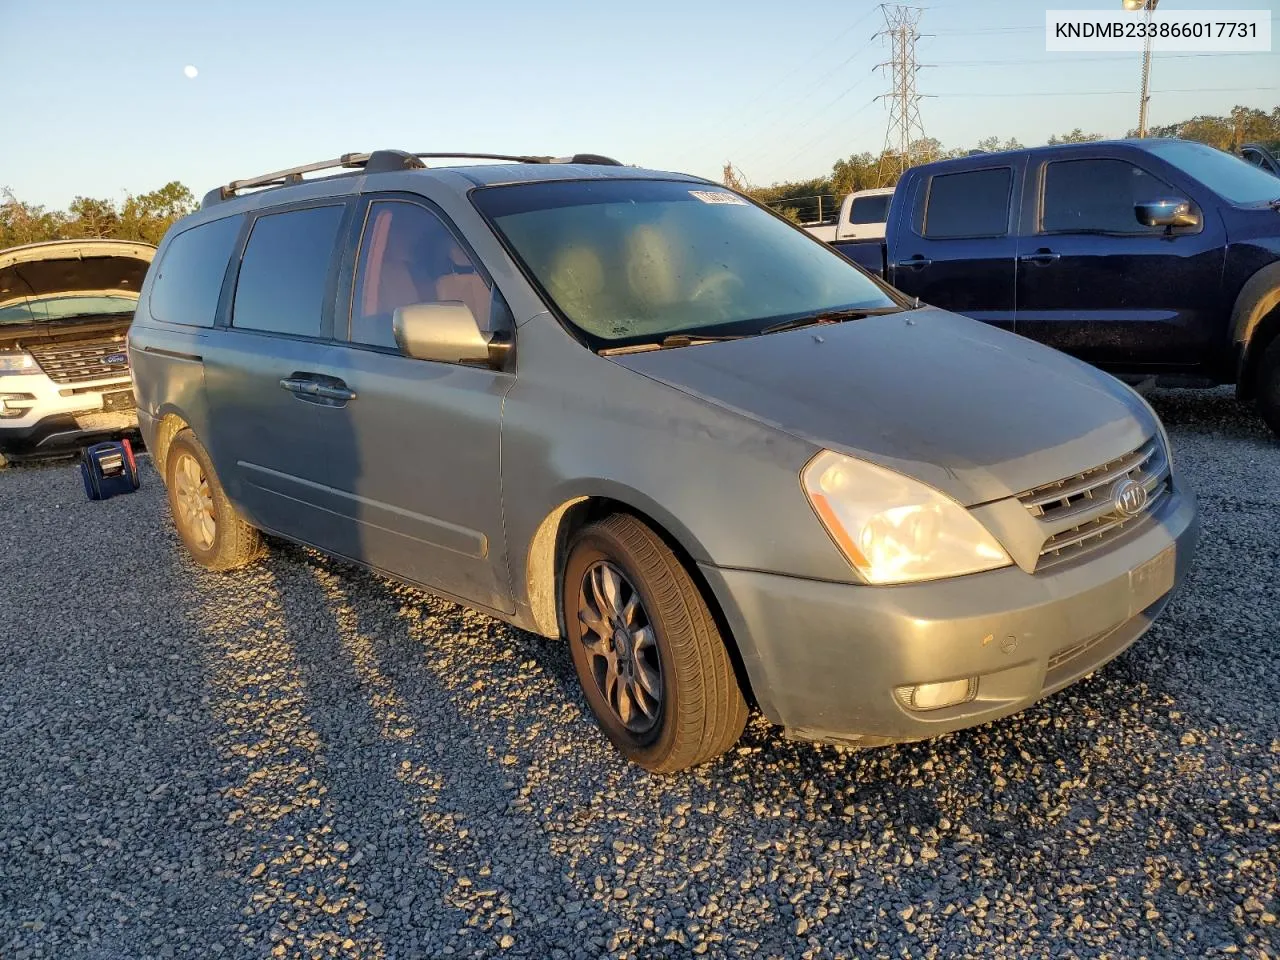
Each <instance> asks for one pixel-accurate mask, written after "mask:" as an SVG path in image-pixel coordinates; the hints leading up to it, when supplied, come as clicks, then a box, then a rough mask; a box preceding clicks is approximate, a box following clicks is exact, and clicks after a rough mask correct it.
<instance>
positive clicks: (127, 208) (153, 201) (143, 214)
mask: <svg viewBox="0 0 1280 960" xmlns="http://www.w3.org/2000/svg"><path fill="white" fill-rule="evenodd" d="M195 209H196V199H195V197H194V196H192V194H191V191H190V190H188V189H187V188H186V187H185V186H183V185H182V184H181V183H179V182H178V181H176V180H173V181H171V182H169V183H166V184H165V185H164V186H163V187H161V188H160V189H159V190H153V191H152V192H151V193H143V194H140V195H138V196H134V195H132V194H130V195H129V196H127V197H126V198H125V201H124V204H123V205H122V206H121V208H120V222H119V225H118V228H117V233H116V236H117V237H119V239H121V240H142V241H145V242H146V243H155V244H158V243H159V242H160V240H161V238H162V237H164V234H165V231H166V230H168V229H169V227H170V226H172V225H173V222H174V221H175V220H177V219H179V218H180V217H185V216H186V215H187V214H188V213H191V212H192V211H193V210H195Z"/></svg>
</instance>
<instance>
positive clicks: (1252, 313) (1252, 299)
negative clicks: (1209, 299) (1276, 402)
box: [1231, 263, 1280, 400]
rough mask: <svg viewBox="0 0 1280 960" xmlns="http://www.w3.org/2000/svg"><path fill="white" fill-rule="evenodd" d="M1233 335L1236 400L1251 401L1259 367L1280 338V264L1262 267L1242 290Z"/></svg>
mask: <svg viewBox="0 0 1280 960" xmlns="http://www.w3.org/2000/svg"><path fill="white" fill-rule="evenodd" d="M1231 333H1232V340H1233V342H1234V343H1235V344H1236V346H1237V349H1238V351H1239V361H1238V366H1237V370H1236V396H1237V397H1239V398H1240V399H1241V400H1251V399H1253V397H1254V395H1255V388H1256V382H1255V381H1256V380H1257V373H1258V363H1259V361H1260V360H1261V359H1262V355H1263V354H1264V353H1265V352H1266V350H1267V347H1268V345H1269V344H1270V343H1271V341H1272V340H1274V339H1275V338H1276V336H1278V335H1280V263H1272V264H1268V265H1267V266H1265V267H1263V268H1262V269H1261V270H1259V271H1258V272H1257V273H1255V274H1254V275H1253V276H1252V277H1250V278H1249V279H1248V281H1247V282H1246V283H1245V285H1244V286H1243V287H1241V289H1240V293H1239V295H1238V296H1237V297H1236V302H1235V306H1234V307H1233V308H1232V311H1231Z"/></svg>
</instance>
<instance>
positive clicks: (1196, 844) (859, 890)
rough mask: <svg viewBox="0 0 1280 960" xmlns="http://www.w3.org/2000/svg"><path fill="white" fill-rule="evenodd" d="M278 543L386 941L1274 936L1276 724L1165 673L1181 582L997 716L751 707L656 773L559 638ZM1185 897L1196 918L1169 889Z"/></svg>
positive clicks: (748, 945)
mask: <svg viewBox="0 0 1280 960" xmlns="http://www.w3.org/2000/svg"><path fill="white" fill-rule="evenodd" d="M272 566H273V568H275V569H276V570H277V571H278V572H279V575H280V576H281V578H282V580H281V583H280V589H281V590H282V591H283V590H286V589H287V590H291V591H293V593H294V596H295V598H297V599H296V602H297V603H299V604H300V605H301V606H302V607H304V608H306V609H309V610H314V611H317V612H316V613H315V614H314V616H309V617H308V618H306V619H305V620H304V621H301V622H297V623H295V625H294V629H295V630H299V629H301V630H304V631H306V632H308V633H309V634H310V636H309V639H308V640H307V642H306V644H305V650H306V651H307V652H306V653H305V654H304V655H303V656H302V657H301V660H300V670H301V672H302V674H303V675H304V676H305V678H306V684H307V686H308V688H309V689H311V690H312V691H314V692H315V693H316V694H317V695H318V698H319V700H320V701H321V702H324V703H326V704H329V705H330V707H331V708H332V705H333V704H334V703H336V702H338V701H339V700H340V695H341V694H343V693H349V694H350V695H351V696H352V698H353V699H354V700H356V701H358V703H359V708H358V710H357V709H356V708H352V712H351V713H350V714H349V715H348V716H347V717H346V718H345V719H339V717H337V716H326V717H317V718H316V719H315V721H314V722H315V728H316V730H317V731H319V732H320V735H321V739H322V740H323V741H324V742H325V743H326V744H327V757H328V759H327V769H328V771H329V776H328V778H327V780H326V782H327V783H329V784H330V789H331V801H332V802H333V803H334V804H335V805H336V807H337V809H340V810H342V811H343V814H342V816H343V818H344V819H345V820H347V821H348V822H350V823H351V824H352V825H351V827H350V828H349V829H350V830H352V831H356V832H358V833H360V834H361V836H362V841H361V842H362V843H365V842H367V843H369V844H371V846H372V848H373V849H374V850H376V851H377V855H376V863H377V868H376V869H375V868H372V867H367V869H369V870H370V871H371V872H370V873H369V874H368V876H367V878H366V879H365V880H363V881H362V882H363V883H365V884H367V885H368V886H367V887H366V888H365V893H366V895H367V896H370V897H371V896H372V891H373V890H375V889H380V888H381V887H382V886H384V885H386V875H387V871H388V869H390V870H391V871H392V872H393V876H395V877H396V879H395V881H394V883H393V884H392V885H391V886H392V888H393V889H395V890H401V891H403V890H405V889H406V888H410V889H414V890H417V891H418V893H417V895H416V896H411V897H410V898H409V899H408V900H407V901H406V902H403V903H396V904H395V905H394V906H391V905H389V904H388V905H387V906H386V907H385V911H386V912H385V917H384V918H383V921H382V922H381V923H379V924H375V925H373V927H372V929H373V930H375V931H378V930H382V929H386V931H387V936H388V937H390V938H391V939H389V940H388V941H387V942H388V943H393V942H395V943H399V942H401V941H400V940H398V939H397V938H400V937H404V936H405V933H404V931H406V930H416V931H422V938H421V940H420V941H418V940H415V941H414V943H415V945H416V944H418V943H419V942H420V943H421V944H422V945H424V946H426V945H427V944H432V945H435V946H437V947H438V946H439V945H440V944H448V945H450V946H451V947H453V948H454V949H457V950H459V951H460V952H468V951H470V950H476V949H479V950H481V951H482V952H483V951H485V950H486V949H487V950H495V949H498V950H500V949H502V948H501V947H500V945H501V944H502V943H503V942H505V941H503V940H502V937H504V936H507V935H510V936H511V937H513V940H512V942H511V944H509V948H510V950H511V951H513V955H517V956H530V957H545V956H549V955H552V953H551V952H552V951H554V950H562V951H564V953H565V955H566V956H584V957H587V956H589V957H596V956H601V955H604V954H605V953H611V952H616V955H624V954H627V955H633V956H641V957H650V956H686V955H688V952H689V951H690V949H691V948H692V947H693V946H695V945H698V944H701V943H706V944H708V946H709V947H710V949H709V951H708V952H709V953H710V954H712V955H725V956H744V957H745V956H776V957H791V956H796V955H798V953H799V952H802V951H803V950H805V949H809V948H811V947H813V946H815V945H823V946H825V947H826V948H827V952H828V953H831V954H832V955H835V956H842V955H843V956H854V955H861V954H865V953H869V952H870V953H874V952H879V951H884V950H889V951H891V952H894V953H897V952H900V951H902V950H906V951H907V952H909V953H913V954H914V953H918V952H924V951H926V950H928V949H929V948H930V947H931V946H932V947H937V946H942V945H945V944H949V943H971V944H978V943H987V944H990V943H992V942H1001V941H1007V940H1009V939H1010V938H1012V940H1014V941H1016V942H1018V943H1021V944H1023V945H1024V946H1026V945H1027V944H1030V943H1034V942H1036V940H1037V939H1041V940H1042V942H1044V943H1049V942H1054V943H1057V944H1059V946H1060V947H1061V948H1063V949H1065V950H1066V951H1067V952H1075V951H1077V950H1086V951H1098V950H1102V951H1104V952H1106V951H1110V952H1115V951H1117V950H1119V951H1120V952H1121V953H1123V954H1124V955H1131V954H1132V950H1131V948H1134V947H1135V946H1136V945H1137V944H1144V945H1145V946H1144V947H1143V950H1142V951H1141V952H1146V953H1152V954H1158V955H1167V954H1171V953H1182V954H1186V955H1192V956H1199V955H1203V953H1204V952H1206V949H1205V948H1206V946H1207V945H1223V944H1232V943H1236V944H1241V945H1245V944H1248V943H1250V942H1256V939H1251V938H1252V937H1253V935H1252V934H1249V933H1248V932H1247V931H1248V930H1249V928H1250V924H1249V922H1248V921H1247V920H1246V916H1245V914H1243V913H1242V912H1241V911H1242V909H1243V908H1242V907H1241V906H1240V905H1241V904H1242V903H1243V902H1244V901H1245V899H1246V895H1245V894H1244V893H1242V892H1241V891H1244V890H1257V889H1269V888H1270V889H1274V886H1275V883H1276V880H1277V877H1276V870H1277V864H1276V858H1275V857H1274V856H1270V855H1259V854H1258V852H1257V850H1258V845H1259V844H1260V843H1266V840H1265V839H1264V838H1265V829H1264V826H1263V824H1264V822H1265V814H1264V813H1262V812H1260V810H1261V809H1263V808H1260V806H1259V804H1260V803H1261V804H1264V805H1265V804H1273V803H1274V796H1273V792H1272V791H1273V790H1274V770H1273V760H1274V756H1273V752H1274V750H1275V749H1276V748H1275V745H1274V744H1267V743H1259V742H1256V741H1253V742H1251V740H1250V737H1249V735H1248V733H1247V730H1248V727H1247V726H1246V727H1238V726H1236V725H1235V724H1231V723H1227V722H1225V721H1221V720H1216V719H1211V718H1209V717H1206V716H1203V715H1197V714H1194V713H1193V714H1192V715H1188V714H1185V713H1183V712H1181V711H1180V710H1179V709H1178V705H1179V703H1178V700H1177V699H1176V698H1175V697H1174V696H1172V695H1170V694H1169V693H1167V692H1165V691H1163V690H1162V689H1161V687H1160V684H1159V682H1158V678H1159V676H1160V674H1159V671H1158V670H1153V668H1152V656H1151V654H1152V650H1153V649H1158V648H1159V647H1161V646H1162V645H1165V644H1168V643H1170V642H1174V643H1187V644H1189V643H1191V642H1192V641H1191V640H1181V639H1179V640H1174V639H1172V638H1182V637H1183V635H1184V634H1185V633H1186V632H1187V631H1186V618H1187V617H1188V616H1190V615H1191V612H1192V611H1191V609H1190V608H1191V606H1192V604H1189V603H1188V602H1187V601H1183V600H1179V601H1177V602H1175V604H1173V605H1171V607H1170V610H1169V611H1168V612H1167V613H1166V616H1165V618H1163V619H1162V620H1161V621H1159V622H1158V624H1157V627H1156V628H1155V630H1153V631H1152V633H1150V634H1148V636H1147V638H1145V639H1144V640H1142V641H1140V642H1139V643H1138V644H1137V645H1136V646H1135V647H1134V648H1132V649H1131V650H1130V651H1129V652H1128V653H1126V654H1125V655H1123V656H1122V657H1121V658H1119V659H1118V660H1117V661H1115V662H1113V663H1112V664H1110V665H1108V666H1107V667H1106V668H1104V669H1103V670H1102V671H1100V672H1099V673H1098V674H1096V675H1094V676H1093V677H1091V678H1089V679H1086V680H1085V681H1082V682H1081V683H1078V684H1076V685H1075V686H1073V687H1071V688H1068V690H1066V691H1063V692H1061V693H1059V694H1056V695H1054V696H1053V697H1050V698H1049V699H1048V700H1046V701H1043V702H1042V703H1040V704H1038V705H1036V706H1035V707H1033V708H1031V709H1030V710H1028V711H1026V712H1024V713H1023V714H1020V715H1018V716H1015V717H1012V718H1008V719H1006V720H1002V721H1000V722H998V723H996V724H992V725H990V726H987V727H983V728H979V729H976V730H968V731H962V732H960V733H957V734H952V735H949V736H946V737H943V738H940V739H938V740H935V741H932V742H928V743H919V744H909V745H904V746H901V747H897V748H888V749H880V750H873V751H866V752H853V751H847V750H843V749H840V748H836V747H830V746H820V745H810V744H805V743H795V742H790V741H787V740H784V739H782V738H781V736H780V734H779V732H778V731H776V730H774V729H773V728H771V727H770V726H769V725H768V724H767V723H765V722H764V721H763V720H762V719H761V718H760V717H758V716H756V717H754V718H753V720H752V722H751V724H750V725H749V727H748V730H747V732H746V734H745V736H744V738H743V741H742V742H741V744H740V745H739V747H738V748H737V750H736V751H735V752H734V753H732V754H731V755H730V756H728V757H726V758H724V759H722V760H720V761H717V762H715V763H712V764H709V765H707V766H705V767H703V768H700V769H698V770H695V771H692V772H690V773H688V774H686V775H682V776H678V777H670V778H660V777H654V776H651V775H649V774H647V773H645V772H644V771H642V770H639V769H638V768H635V767H633V766H630V765H627V764H626V763H625V762H624V761H622V760H621V758H620V757H619V756H618V755H617V754H616V752H615V751H614V750H613V749H612V747H611V746H609V744H608V743H607V742H606V741H605V740H604V738H603V736H602V735H601V734H600V733H599V731H598V730H597V728H596V727H595V725H594V723H593V722H592V721H591V720H590V718H589V716H588V715H587V713H586V710H585V706H584V704H583V701H582V699H581V696H580V694H579V692H578V689H577V685H576V682H575V680H574V677H573V673H572V668H571V665H570V664H569V661H568V658H567V655H566V654H565V652H564V651H563V650H562V649H561V648H560V647H559V646H558V645H557V644H555V643H551V642H548V641H545V640H543V639H541V638H538V637H534V636H532V635H530V634H527V633H524V632H522V631H517V630H513V629H511V628H509V627H507V626H505V625H503V624H500V623H498V622H497V621H493V620H490V619H489V618H487V617H484V616H483V615H480V614H476V613H473V612H470V611H468V610H466V609H464V608H462V607H459V606H456V605H454V604H452V603H449V602H446V601H441V600H435V599H432V598H430V597H427V596H424V595H423V594H421V593H419V592H417V591H415V590H412V589H409V588H405V587H401V586H398V585H395V584H392V583H389V582H387V581H384V580H382V579H380V578H377V577H374V576H371V575H368V574H365V573H363V572H360V571H358V570H355V569H352V568H349V567H346V566H345V565H341V564H336V563H332V562H330V561H328V560H324V559H320V558H317V557H315V556H314V555H313V554H310V553H309V552H305V551H300V550H297V549H295V548H286V549H285V550H284V551H282V556H280V558H279V559H278V560H276V561H273V564H272ZM299 572H305V573H306V575H307V576H309V577H311V578H313V580H314V583H313V585H312V586H311V587H310V588H308V587H306V586H305V585H302V584H299V582H298V578H297V576H296V574H297V573H299ZM317 590H318V591H319V594H322V597H321V596H319V595H317ZM304 624H305V626H304ZM338 713H339V714H341V713H343V711H342V710H341V709H340V708H339V709H338ZM356 714H358V716H359V719H358V720H356V719H353V718H354V717H355V716H356ZM1227 785H1229V786H1227ZM1215 792H1218V794H1219V795H1220V796H1221V797H1222V801H1221V802H1219V803H1217V804H1216V806H1214V807H1212V808H1206V806H1205V801H1204V797H1205V796H1206V795H1214V794H1215ZM392 796H394V797H395V799H392ZM378 797H382V798H383V799H380V800H376V798H378ZM371 800H376V802H373V803H371V802H370V801H371ZM388 817H390V819H389V820H388ZM387 823H391V824H392V826H390V827H388V826H387ZM1247 851H1253V853H1254V855H1253V857H1252V858H1251V857H1249V856H1245V852H1247ZM1224 856H1230V857H1231V858H1232V862H1234V863H1235V864H1236V866H1235V867H1234V869H1233V868H1232V867H1230V866H1228V865H1226V864H1224V863H1223V860H1222V858H1223V857H1224ZM393 864H394V865H395V866H392V865H393ZM396 869H398V870H399V871H400V872H399V873H398V874H396V873H394V871H395V870H396ZM1170 898H1176V899H1178V900H1180V901H1182V902H1183V904H1184V907H1183V910H1184V912H1185V913H1186V914H1187V915H1188V916H1189V917H1190V918H1191V919H1190V920H1189V921H1188V920H1185V919H1184V917H1183V916H1180V915H1166V913H1165V912H1164V911H1167V910H1168V908H1169V904H1168V901H1169V899H1170ZM1157 902H1159V903H1160V904H1161V907H1160V908H1157V906H1156V904H1157ZM1117 904H1119V905H1120V907H1121V908H1122V909H1120V911H1119V912H1118V913H1117ZM459 931H466V932H464V933H461V934H459ZM471 931H474V933H472V932H471ZM507 931H510V934H508V933H507ZM1210 941H1212V944H1210V943H1209V942H1210ZM841 944H844V947H843V949H841V948H840V945H841ZM628 952H629V953H628ZM611 955H615V954H612V953H611Z"/></svg>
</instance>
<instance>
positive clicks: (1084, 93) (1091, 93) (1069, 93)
mask: <svg viewBox="0 0 1280 960" xmlns="http://www.w3.org/2000/svg"><path fill="white" fill-rule="evenodd" d="M1252 90H1280V87H1177V88H1173V87H1170V88H1167V89H1163V90H1152V91H1151V92H1152V93H1242V92H1244V91H1252ZM1132 93H1133V91H1132V90H1018V91H1016V92H1001V93H941V94H938V96H940V97H945V98H947V99H950V100H969V99H972V98H974V97H1109V96H1115V95H1119V94H1132Z"/></svg>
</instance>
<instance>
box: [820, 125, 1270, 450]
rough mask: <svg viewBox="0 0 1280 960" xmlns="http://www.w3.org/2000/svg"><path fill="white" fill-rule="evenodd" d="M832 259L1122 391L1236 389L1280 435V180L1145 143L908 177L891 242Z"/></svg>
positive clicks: (1188, 147)
mask: <svg viewBox="0 0 1280 960" xmlns="http://www.w3.org/2000/svg"><path fill="white" fill-rule="evenodd" d="M835 247H836V248H837V249H839V250H840V251H841V252H843V253H844V254H845V255H846V256H848V257H849V258H850V259H852V260H854V261H855V262H857V263H859V264H860V265H862V266H863V267H865V268H866V269H868V270H870V271H872V272H873V273H876V274H879V275H881V276H883V277H884V278H885V279H886V280H888V281H889V283H891V284H892V285H893V286H895V287H897V288H898V289H899V290H902V291H903V292H905V293H907V294H910V295H914V296H917V297H919V298H920V299H921V300H922V301H925V302H927V303H930V304H933V305H935V306H938V307H942V308H944V309H947V310H954V311H956V312H958V313H964V314H967V315H969V316H971V317H974V318H976V319H978V320H984V321H986V322H988V323H992V324H995V325H997V326H1000V327H1004V328H1005V329H1006V330H1012V331H1014V332H1016V333H1019V334H1021V335H1023V336H1026V337H1029V338H1031V339H1033V340H1039V341H1040V342H1042V343H1046V344H1048V345H1049V346H1052V347H1056V348H1058V349H1060V350H1063V351H1065V352H1067V353H1070V354H1073V355H1075V356H1077V357H1079V358H1080V359H1082V360H1085V361H1087V362H1089V363H1092V364H1095V365H1096V366H1098V367H1101V368H1102V369H1104V370H1108V371H1109V372H1111V373H1114V374H1116V375H1117V376H1120V377H1122V378H1124V379H1126V380H1131V381H1133V380H1146V379H1149V378H1152V377H1155V378H1158V379H1159V381H1160V382H1167V383H1168V382H1171V383H1177V384H1185V385H1189V386H1194V385H1202V386H1209V385H1216V384H1224V383H1231V384H1235V385H1236V390H1237V394H1238V395H1239V396H1240V398H1241V399H1246V400H1249V399H1251V400H1254V401H1256V402H1257V404H1258V408H1259V410H1260V411H1261V413H1262V415H1263V417H1264V418H1265V419H1266V421H1267V423H1268V424H1269V425H1270V426H1271V428H1272V429H1273V430H1274V431H1276V433H1277V434H1280V182H1278V181H1277V179H1276V178H1275V177H1273V176H1271V175H1270V174H1268V173H1266V172H1264V171H1263V170H1260V169H1259V168H1257V167H1255V166H1252V165H1250V164H1249V163H1247V162H1245V161H1244V160H1241V159H1240V158H1239V157H1235V156H1232V155H1230V154H1227V153H1223V152H1222V151H1220V150H1215V149H1213V148H1211V147H1207V146H1204V145H1202V144H1198V143H1193V142H1190V141H1185V140H1171V139H1148V140H1123V141H1113V142H1096V143H1080V144H1066V145H1060V146H1052V147H1039V148H1035V149H1029V150H1013V151H1008V152H1004V153H989V154H974V155H971V156H968V157H963V158H960V159H956V160H944V161H940V162H938V163H931V164H927V165H924V166H920V167H915V168H913V169H910V170H908V171H907V172H906V174H904V176H903V178H902V180H901V181H900V182H899V184H898V188H897V190H896V191H895V192H894V195H893V200H892V202H891V204H890V207H889V215H888V223H887V227H886V235H885V240H884V241H869V240H862V241H847V242H837V243H835Z"/></svg>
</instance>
